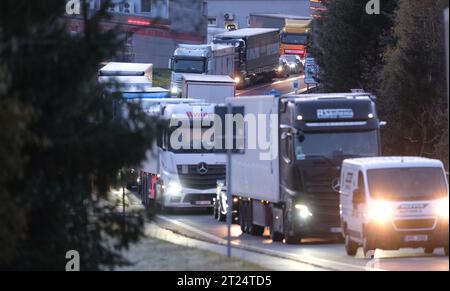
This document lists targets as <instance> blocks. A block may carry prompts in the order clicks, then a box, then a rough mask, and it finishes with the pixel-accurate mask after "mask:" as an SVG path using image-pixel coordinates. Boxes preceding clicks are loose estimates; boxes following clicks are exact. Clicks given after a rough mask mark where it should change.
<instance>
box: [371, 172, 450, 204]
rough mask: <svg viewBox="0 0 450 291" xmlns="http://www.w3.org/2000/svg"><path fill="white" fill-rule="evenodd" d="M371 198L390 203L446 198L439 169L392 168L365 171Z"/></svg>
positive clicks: (446, 193)
mask: <svg viewBox="0 0 450 291" xmlns="http://www.w3.org/2000/svg"><path fill="white" fill-rule="evenodd" d="M367 179H368V184H369V190H370V193H371V196H372V197H373V198H374V199H382V200H390V201H419V200H430V199H439V198H445V197H447V196H448V190H447V182H446V179H445V175H444V173H443V171H442V169H441V168H431V167H429V168H425V167H418V168H393V169H376V170H368V171H367Z"/></svg>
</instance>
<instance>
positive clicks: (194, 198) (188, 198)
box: [183, 194, 216, 205]
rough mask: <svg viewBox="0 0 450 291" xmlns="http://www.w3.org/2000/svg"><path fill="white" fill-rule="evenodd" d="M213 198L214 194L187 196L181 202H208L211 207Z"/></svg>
mask: <svg viewBox="0 0 450 291" xmlns="http://www.w3.org/2000/svg"><path fill="white" fill-rule="evenodd" d="M215 196H216V194H187V195H186V196H185V197H184V201H183V202H187V203H191V204H195V203H196V202H197V201H209V202H210V203H211V205H212V204H213V199H214V197H215Z"/></svg>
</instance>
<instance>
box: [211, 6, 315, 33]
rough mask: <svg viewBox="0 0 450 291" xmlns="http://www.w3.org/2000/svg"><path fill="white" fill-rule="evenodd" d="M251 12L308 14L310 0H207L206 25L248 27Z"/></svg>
mask: <svg viewBox="0 0 450 291" xmlns="http://www.w3.org/2000/svg"><path fill="white" fill-rule="evenodd" d="M251 13H264V14H290V15H297V16H304V17H307V16H310V0H208V27H216V28H225V29H237V28H247V27H249V21H250V14H251Z"/></svg>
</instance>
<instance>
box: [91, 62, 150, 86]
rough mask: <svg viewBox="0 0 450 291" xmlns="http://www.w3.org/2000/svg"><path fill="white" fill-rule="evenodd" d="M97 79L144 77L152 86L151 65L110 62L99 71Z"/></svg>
mask: <svg viewBox="0 0 450 291" xmlns="http://www.w3.org/2000/svg"><path fill="white" fill-rule="evenodd" d="M99 77H145V78H146V79H147V80H148V81H149V83H150V86H152V84H153V64H144V63H118V62H110V63H108V64H106V65H105V66H103V67H102V68H101V69H100V70H99Z"/></svg>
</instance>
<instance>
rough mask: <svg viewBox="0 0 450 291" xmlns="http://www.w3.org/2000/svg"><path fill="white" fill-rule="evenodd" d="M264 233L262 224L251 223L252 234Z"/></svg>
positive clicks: (259, 234)
mask: <svg viewBox="0 0 450 291" xmlns="http://www.w3.org/2000/svg"><path fill="white" fill-rule="evenodd" d="M263 234H264V226H260V225H256V224H252V233H251V235H254V236H262V235H263Z"/></svg>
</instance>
